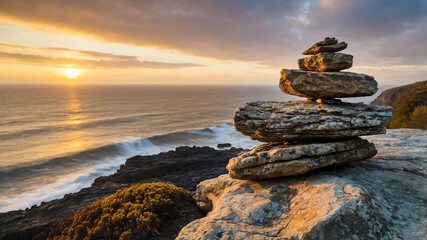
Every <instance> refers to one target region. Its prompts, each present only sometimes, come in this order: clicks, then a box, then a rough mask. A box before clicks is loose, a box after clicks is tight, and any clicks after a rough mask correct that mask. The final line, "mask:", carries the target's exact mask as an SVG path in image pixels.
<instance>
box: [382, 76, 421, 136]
mask: <svg viewBox="0 0 427 240" xmlns="http://www.w3.org/2000/svg"><path fill="white" fill-rule="evenodd" d="M426 102H427V82H423V83H422V84H419V85H416V86H414V87H412V88H410V89H408V90H407V91H406V92H405V94H403V95H402V96H400V97H399V98H398V99H397V100H396V102H394V103H393V117H392V118H391V119H390V121H389V122H388V124H387V126H386V127H387V128H419V129H427V122H426V121H427V120H426V119H427V110H426V109H427V106H426Z"/></svg>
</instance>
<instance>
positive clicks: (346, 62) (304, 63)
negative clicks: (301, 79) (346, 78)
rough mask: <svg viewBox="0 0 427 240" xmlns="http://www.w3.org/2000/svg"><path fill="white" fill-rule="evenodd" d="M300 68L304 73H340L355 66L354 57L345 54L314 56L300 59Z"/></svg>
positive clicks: (320, 54) (328, 53) (326, 53)
mask: <svg viewBox="0 0 427 240" xmlns="http://www.w3.org/2000/svg"><path fill="white" fill-rule="evenodd" d="M298 66H299V69H301V70H304V71H318V72H331V71H339V70H344V69H348V68H351V66H353V56H352V55H350V54H344V53H330V52H325V53H318V54H316V55H314V56H310V57H306V58H301V59H298Z"/></svg>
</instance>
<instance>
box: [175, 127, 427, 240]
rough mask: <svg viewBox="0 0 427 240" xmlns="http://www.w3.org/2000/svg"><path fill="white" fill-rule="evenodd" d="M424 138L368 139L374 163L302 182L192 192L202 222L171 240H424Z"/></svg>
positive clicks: (228, 184) (218, 185) (204, 186)
mask: <svg viewBox="0 0 427 240" xmlns="http://www.w3.org/2000/svg"><path fill="white" fill-rule="evenodd" d="M426 137H427V132H426V131H420V130H418V131H417V130H392V131H391V133H388V134H387V135H383V136H372V137H369V139H370V140H373V141H374V143H375V144H376V145H377V146H378V149H379V153H378V155H376V157H374V158H371V159H369V160H366V161H360V162H353V163H350V164H345V165H341V166H339V167H338V166H337V167H333V168H332V167H330V168H322V169H318V170H316V171H312V172H310V173H306V174H304V175H299V176H293V177H282V178H276V179H271V180H261V181H251V180H237V179H232V178H230V177H228V176H227V175H221V176H220V177H218V178H215V179H211V180H206V181H204V182H202V183H200V184H199V185H198V187H197V191H196V198H197V201H198V204H199V206H200V207H202V208H203V209H204V210H205V211H209V213H208V214H207V216H206V217H204V218H201V219H198V220H195V221H193V222H191V223H190V224H188V225H187V226H186V227H184V228H183V229H182V230H181V232H180V234H179V235H178V237H177V239H179V240H190V239H191V240H194V239H206V240H207V239H221V240H222V239H224V240H225V239H234V240H243V239H244V240H246V239H251V240H258V239H263V240H283V239H294V240H298V239H319V240H322V239H355V240H356V239H357V240H358V239H367V240H374V239H425V236H426V235H427V222H426V216H425V213H426V210H427V206H426V203H427V195H426V190H427V189H426V185H425V183H426V181H427V179H426V176H427V172H426V170H427V164H426V163H427V158H426V156H427V147H426V143H425V139H426Z"/></svg>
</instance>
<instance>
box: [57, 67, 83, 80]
mask: <svg viewBox="0 0 427 240" xmlns="http://www.w3.org/2000/svg"><path fill="white" fill-rule="evenodd" d="M81 72H82V70H81V69H77V68H63V69H62V75H64V76H66V77H67V78H77V77H78V76H80V74H81Z"/></svg>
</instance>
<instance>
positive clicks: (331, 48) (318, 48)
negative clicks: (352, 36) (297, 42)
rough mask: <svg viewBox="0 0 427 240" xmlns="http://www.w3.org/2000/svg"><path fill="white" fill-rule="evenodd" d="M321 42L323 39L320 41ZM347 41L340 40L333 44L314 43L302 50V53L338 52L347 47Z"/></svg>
mask: <svg viewBox="0 0 427 240" xmlns="http://www.w3.org/2000/svg"><path fill="white" fill-rule="evenodd" d="M322 42H323V41H322ZM347 46H348V45H347V43H345V42H340V43H337V44H333V45H329V44H328V45H320V44H319V43H316V44H314V45H313V46H312V47H311V48H309V49H307V50H305V51H304V52H302V54H304V55H314V54H318V53H321V52H339V51H342V50H344V49H346V48H347Z"/></svg>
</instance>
